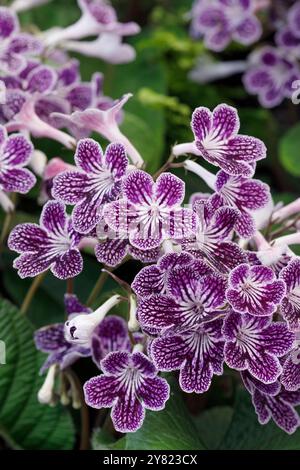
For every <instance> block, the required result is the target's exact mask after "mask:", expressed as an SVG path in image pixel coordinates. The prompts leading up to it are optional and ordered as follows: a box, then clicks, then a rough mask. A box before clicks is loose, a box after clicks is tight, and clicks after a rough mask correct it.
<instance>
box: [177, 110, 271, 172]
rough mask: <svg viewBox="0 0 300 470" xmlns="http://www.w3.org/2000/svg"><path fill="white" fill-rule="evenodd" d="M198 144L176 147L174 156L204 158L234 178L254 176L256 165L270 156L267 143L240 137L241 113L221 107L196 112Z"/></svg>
mask: <svg viewBox="0 0 300 470" xmlns="http://www.w3.org/2000/svg"><path fill="white" fill-rule="evenodd" d="M191 127H192V131H193V133H194V142H192V143H188V144H179V145H175V147H173V153H174V155H176V156H178V155H181V154H183V153H193V154H195V155H198V156H202V157H203V158H204V159H205V160H207V161H208V162H209V163H211V164H212V165H214V166H218V167H220V168H221V169H222V170H224V171H226V172H227V173H228V174H230V175H243V176H246V177H249V176H253V174H254V163H255V162H256V161H257V160H262V159H263V158H265V157H266V147H265V145H264V143H263V142H262V141H261V140H259V139H257V138H255V137H250V136H247V135H241V134H238V131H239V128H240V121H239V117H238V113H237V110H236V109H235V108H233V107H231V106H228V105H227V104H220V105H219V106H217V107H216V108H215V109H214V110H213V112H211V111H210V110H209V109H208V108H205V107H199V108H196V109H195V111H194V112H193V116H192V122H191Z"/></svg>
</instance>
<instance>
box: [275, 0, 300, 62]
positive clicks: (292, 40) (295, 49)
mask: <svg viewBox="0 0 300 470" xmlns="http://www.w3.org/2000/svg"><path fill="white" fill-rule="evenodd" d="M299 27H300V2H296V3H295V4H294V5H292V6H291V8H290V9H289V10H288V13H287V24H286V26H283V27H281V28H280V29H279V31H278V32H277V34H276V36H275V40H276V44H277V45H278V46H279V47H280V48H283V49H284V50H285V51H286V52H287V53H288V54H290V55H292V56H294V57H296V58H298V59H299V57H300V34H299Z"/></svg>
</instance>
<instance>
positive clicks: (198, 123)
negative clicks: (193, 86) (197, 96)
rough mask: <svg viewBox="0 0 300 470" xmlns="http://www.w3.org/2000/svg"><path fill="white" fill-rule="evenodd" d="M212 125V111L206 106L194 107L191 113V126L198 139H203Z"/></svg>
mask: <svg viewBox="0 0 300 470" xmlns="http://www.w3.org/2000/svg"><path fill="white" fill-rule="evenodd" d="M211 125H212V113H211V111H210V110H209V109H208V108H205V107H199V108H196V109H195V111H194V112H193V115H192V122H191V127H192V131H193V133H194V136H195V138H196V139H198V140H201V141H202V140H204V139H205V137H206V136H207V134H208V133H209V131H210V128H211Z"/></svg>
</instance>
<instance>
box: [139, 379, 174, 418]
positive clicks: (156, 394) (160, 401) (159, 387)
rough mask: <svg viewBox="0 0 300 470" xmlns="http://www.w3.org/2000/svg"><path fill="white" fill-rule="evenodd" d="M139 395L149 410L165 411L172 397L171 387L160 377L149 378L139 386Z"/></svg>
mask: <svg viewBox="0 0 300 470" xmlns="http://www.w3.org/2000/svg"><path fill="white" fill-rule="evenodd" d="M137 395H138V397H139V399H140V400H141V401H142V404H143V406H144V407H145V408H147V409H148V410H155V411H159V410H163V409H164V407H165V404H166V401H167V400H168V399H169V396H170V386H169V384H168V382H167V381H166V380H165V379H162V378H160V377H147V378H146V379H143V380H142V381H141V383H140V384H139V386H138V388H137Z"/></svg>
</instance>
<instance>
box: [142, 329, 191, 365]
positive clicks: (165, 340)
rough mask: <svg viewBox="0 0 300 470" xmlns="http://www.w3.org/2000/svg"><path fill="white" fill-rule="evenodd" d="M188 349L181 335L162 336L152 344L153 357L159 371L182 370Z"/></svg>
mask: <svg viewBox="0 0 300 470" xmlns="http://www.w3.org/2000/svg"><path fill="white" fill-rule="evenodd" d="M188 351H189V350H188V347H187V345H186V343H185V341H184V339H183V338H182V337H181V336H179V335H174V336H162V337H160V338H157V339H155V340H154V341H153V342H152V344H151V356H152V357H153V360H154V363H155V365H156V367H157V368H158V369H159V370H162V371H172V370H177V369H180V367H181V366H182V364H183V362H184V361H185V359H186V356H187V354H188Z"/></svg>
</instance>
